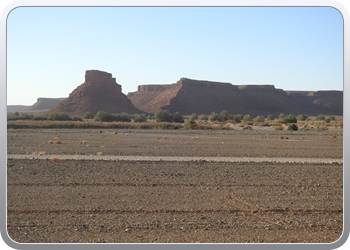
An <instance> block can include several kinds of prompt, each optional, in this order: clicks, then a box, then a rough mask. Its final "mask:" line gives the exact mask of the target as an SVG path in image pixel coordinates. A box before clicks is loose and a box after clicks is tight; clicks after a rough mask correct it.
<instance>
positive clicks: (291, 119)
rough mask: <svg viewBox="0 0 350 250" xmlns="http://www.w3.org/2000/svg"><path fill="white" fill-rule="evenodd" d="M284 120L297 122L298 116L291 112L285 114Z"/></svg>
mask: <svg viewBox="0 0 350 250" xmlns="http://www.w3.org/2000/svg"><path fill="white" fill-rule="evenodd" d="M282 120H283V121H285V122H287V123H294V122H297V118H296V117H295V115H293V114H289V115H287V116H285V117H284V118H283V119H282Z"/></svg>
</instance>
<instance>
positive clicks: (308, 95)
mask: <svg viewBox="0 0 350 250" xmlns="http://www.w3.org/2000/svg"><path fill="white" fill-rule="evenodd" d="M128 97H129V98H130V100H131V101H132V103H133V104H134V105H135V107H136V108H138V109H141V110H142V111H144V112H147V113H155V112H156V111H157V110H160V109H167V110H169V111H170V112H176V111H179V112H180V113H181V114H183V115H190V114H192V113H197V114H210V113H211V112H213V111H214V112H217V113H219V112H221V111H222V110H227V111H229V112H230V113H231V114H237V113H241V114H251V115H264V116H267V115H268V114H274V115H278V114H280V113H285V114H289V113H292V114H308V115H317V114H320V113H323V114H332V115H343V106H342V103H343V92H342V91H316V92H310V91H294V92H293V91H284V90H282V89H276V88H275V87H274V86H273V85H232V84H230V83H222V82H212V81H203V80H193V79H188V78H181V79H180V80H179V81H177V82H176V83H174V84H168V85H140V86H138V90H137V91H136V92H133V93H129V94H128Z"/></svg>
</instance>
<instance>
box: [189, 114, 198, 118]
mask: <svg viewBox="0 0 350 250" xmlns="http://www.w3.org/2000/svg"><path fill="white" fill-rule="evenodd" d="M190 119H192V120H197V119H198V115H197V114H196V113H193V114H192V115H191V116H190Z"/></svg>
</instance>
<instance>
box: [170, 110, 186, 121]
mask: <svg viewBox="0 0 350 250" xmlns="http://www.w3.org/2000/svg"><path fill="white" fill-rule="evenodd" d="M171 116H172V118H173V119H172V122H178V123H183V122H184V118H183V117H182V115H181V114H180V112H175V113H174V114H172V115H171Z"/></svg>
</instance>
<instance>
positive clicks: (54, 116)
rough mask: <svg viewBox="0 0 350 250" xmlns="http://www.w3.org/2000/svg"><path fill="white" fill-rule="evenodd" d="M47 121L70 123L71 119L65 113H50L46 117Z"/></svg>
mask: <svg viewBox="0 0 350 250" xmlns="http://www.w3.org/2000/svg"><path fill="white" fill-rule="evenodd" d="M48 119H49V120H52V121H71V120H72V118H71V117H70V116H69V114H68V113H67V112H65V111H62V112H57V113H50V114H49V115H48Z"/></svg>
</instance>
